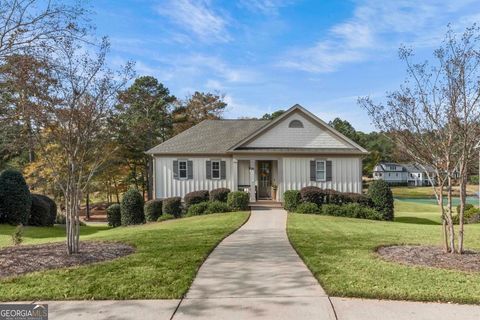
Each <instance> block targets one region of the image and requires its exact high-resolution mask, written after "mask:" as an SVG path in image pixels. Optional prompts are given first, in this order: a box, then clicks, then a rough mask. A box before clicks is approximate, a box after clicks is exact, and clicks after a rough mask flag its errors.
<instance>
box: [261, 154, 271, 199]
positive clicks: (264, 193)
mask: <svg viewBox="0 0 480 320" xmlns="http://www.w3.org/2000/svg"><path fill="white" fill-rule="evenodd" d="M258 198H259V199H271V198H272V162H271V161H258Z"/></svg>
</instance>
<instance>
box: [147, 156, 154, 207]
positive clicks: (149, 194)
mask: <svg viewBox="0 0 480 320" xmlns="http://www.w3.org/2000/svg"><path fill="white" fill-rule="evenodd" d="M146 161H147V167H146V175H147V200H152V199H153V159H152V157H150V156H147V158H146Z"/></svg>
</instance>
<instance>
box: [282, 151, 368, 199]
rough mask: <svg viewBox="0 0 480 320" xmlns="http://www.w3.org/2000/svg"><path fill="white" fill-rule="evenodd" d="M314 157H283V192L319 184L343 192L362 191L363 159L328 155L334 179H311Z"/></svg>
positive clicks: (321, 186) (324, 187)
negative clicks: (319, 180) (323, 180)
mask: <svg viewBox="0 0 480 320" xmlns="http://www.w3.org/2000/svg"><path fill="white" fill-rule="evenodd" d="M314 159H315V158H313V157H295V158H292V157H284V158H283V183H282V184H283V188H282V189H283V190H282V191H283V192H284V191H286V190H300V189H301V188H303V187H305V186H318V187H320V188H323V189H334V190H338V191H341V192H355V193H361V192H362V171H361V170H362V160H361V158H356V157H331V158H330V157H328V158H326V159H327V160H331V161H332V181H328V182H317V181H310V160H314ZM322 159H323V158H322Z"/></svg>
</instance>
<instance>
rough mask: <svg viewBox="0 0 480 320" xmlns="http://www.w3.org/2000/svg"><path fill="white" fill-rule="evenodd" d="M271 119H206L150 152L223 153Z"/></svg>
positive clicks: (149, 152)
mask: <svg viewBox="0 0 480 320" xmlns="http://www.w3.org/2000/svg"><path fill="white" fill-rule="evenodd" d="M270 121H271V120H250V119H249V120H243V119H242V120H204V121H202V122H200V123H199V124H197V125H196V126H193V127H191V128H190V129H188V130H185V131H183V132H182V133H180V134H178V135H176V136H174V137H173V138H171V139H169V140H167V141H165V142H164V143H162V144H159V145H158V146H156V147H154V148H152V149H150V150H148V151H147V153H148V154H168V153H171V154H174V153H178V154H190V153H191V154H202V153H203V154H222V153H226V152H227V150H228V149H230V148H231V147H232V146H234V145H235V144H236V143H238V142H239V141H241V140H243V139H245V138H246V137H248V136H249V135H251V134H252V133H254V132H255V131H257V130H258V129H260V128H261V127H263V126H264V125H266V124H268V123H269V122H270Z"/></svg>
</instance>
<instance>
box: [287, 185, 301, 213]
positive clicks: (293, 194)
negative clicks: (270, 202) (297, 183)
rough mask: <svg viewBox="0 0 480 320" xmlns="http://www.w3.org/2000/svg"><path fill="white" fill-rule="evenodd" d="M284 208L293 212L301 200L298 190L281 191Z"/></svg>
mask: <svg viewBox="0 0 480 320" xmlns="http://www.w3.org/2000/svg"><path fill="white" fill-rule="evenodd" d="M283 201H284V204H283V206H284V208H285V210H287V211H290V212H294V211H295V209H296V208H297V207H298V205H299V204H300V202H301V199H300V191H298V190H287V191H285V192H284V193H283Z"/></svg>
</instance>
